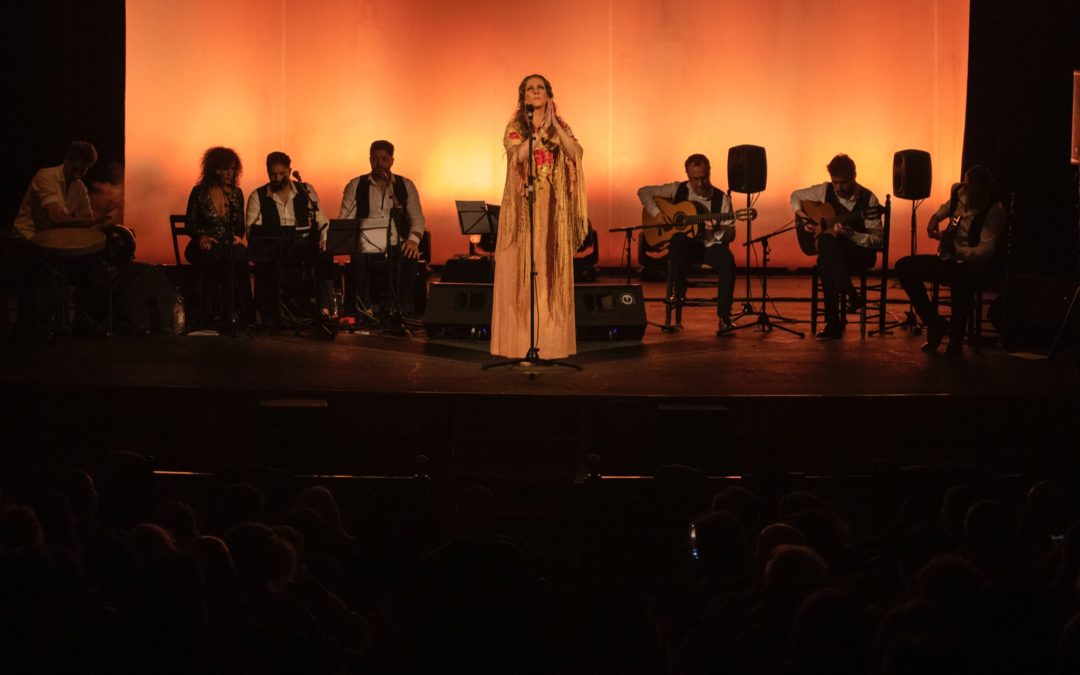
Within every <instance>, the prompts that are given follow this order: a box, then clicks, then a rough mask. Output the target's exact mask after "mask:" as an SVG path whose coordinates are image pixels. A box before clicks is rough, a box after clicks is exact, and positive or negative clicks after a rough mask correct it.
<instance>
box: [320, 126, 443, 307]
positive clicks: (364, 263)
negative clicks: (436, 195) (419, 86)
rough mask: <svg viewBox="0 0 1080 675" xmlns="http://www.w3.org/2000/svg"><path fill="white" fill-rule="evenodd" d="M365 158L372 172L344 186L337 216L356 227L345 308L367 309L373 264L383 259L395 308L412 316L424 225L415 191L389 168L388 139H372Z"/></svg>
mask: <svg viewBox="0 0 1080 675" xmlns="http://www.w3.org/2000/svg"><path fill="white" fill-rule="evenodd" d="M369 160H370V162H371V173H366V174H364V175H362V176H357V177H356V178H353V179H352V180H350V181H349V183H348V184H347V185H346V186H345V191H344V194H343V195H342V198H341V214H340V215H339V216H338V217H339V218H343V219H346V218H358V219H359V220H360V229H361V231H360V238H359V239H360V241H359V244H358V248H359V250H358V251H356V253H354V254H353V255H352V270H353V289H354V299H353V300H352V301H350V302H349V303H347V304H348V305H349V308H350V310H353V309H355V310H357V311H359V312H361V313H363V312H366V311H368V309H369V308H370V306H371V298H370V296H369V292H368V281H369V277H370V274H371V268H372V263H373V262H374V261H376V260H380V259H383V258H386V259H387V261H388V263H389V264H390V265H391V270H392V274H391V276H392V278H393V283H394V284H395V285H396V289H395V290H396V292H397V297H398V299H399V301H400V307H399V309H400V310H401V311H402V313H403V314H406V315H411V314H413V311H414V307H413V289H414V287H415V284H416V277H417V271H418V265H417V262H418V260H419V258H420V241H421V240H422V239H423V237H424V224H425V222H424V212H423V210H422V209H421V208H420V196H419V194H418V193H417V191H416V185H414V184H413V182H412V181H411V180H409V179H408V178H405V177H404V176H398V175H396V174H394V173H391V171H390V169H391V167H393V166H394V145H393V144H392V143H390V141H382V140H380V141H375V142H373V143H372V144H371V149H370V152H369ZM388 230H389V235H388V234H387V232H388ZM388 236H389V239H390V240H389V241H387V237H388Z"/></svg>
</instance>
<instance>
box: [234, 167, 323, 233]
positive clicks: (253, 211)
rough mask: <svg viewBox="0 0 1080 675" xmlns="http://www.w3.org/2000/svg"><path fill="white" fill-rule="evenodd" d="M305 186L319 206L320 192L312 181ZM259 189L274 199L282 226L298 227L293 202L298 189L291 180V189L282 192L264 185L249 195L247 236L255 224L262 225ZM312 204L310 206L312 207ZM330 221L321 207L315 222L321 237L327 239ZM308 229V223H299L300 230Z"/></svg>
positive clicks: (315, 203) (313, 202)
mask: <svg viewBox="0 0 1080 675" xmlns="http://www.w3.org/2000/svg"><path fill="white" fill-rule="evenodd" d="M304 187H306V188H307V192H308V195H309V196H310V197H311V202H312V206H318V204H319V193H318V192H315V188H314V186H312V185H311V183H304ZM259 190H265V191H266V192H267V194H269V195H270V198H271V199H272V200H273V202H274V205H275V206H277V211H278V218H280V219H281V226H282V227H297V226H298V223H297V222H296V206H295V205H294V204H293V200H294V199H295V198H296V195H297V194H298V192H297V190H296V184H295V183H293V182H292V181H289V189H288V190H282V191H281V192H274V191H273V190H271V189H270V186H269V185H264V186H263V187H261V188H259V189H258V190H252V191H251V194H250V195H248V201H247V214H246V217H245V218H244V222H245V223H246V224H247V236H248V237H249V238H250V237H251V228H252V227H254V226H261V225H262V203H261V202H260V201H259ZM312 206H309V208H311V207H312ZM329 222H330V219H329V217H328V216H327V215H326V213H324V212H323V210H322V209H319V210H318V211H317V212H316V215H315V223H316V224H317V225H318V227H319V239H321V240H322V241H326V225H327V224H328V223H329ZM307 229H308V224H307V223H299V229H298V231H304V230H307Z"/></svg>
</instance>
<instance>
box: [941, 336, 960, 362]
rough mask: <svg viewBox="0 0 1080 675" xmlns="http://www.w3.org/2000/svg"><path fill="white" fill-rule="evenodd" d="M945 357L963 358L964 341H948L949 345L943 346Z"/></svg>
mask: <svg viewBox="0 0 1080 675" xmlns="http://www.w3.org/2000/svg"><path fill="white" fill-rule="evenodd" d="M945 358H948V359H962V358H964V343H963V342H953V341H951V340H950V341H949V346H948V347H946V348H945Z"/></svg>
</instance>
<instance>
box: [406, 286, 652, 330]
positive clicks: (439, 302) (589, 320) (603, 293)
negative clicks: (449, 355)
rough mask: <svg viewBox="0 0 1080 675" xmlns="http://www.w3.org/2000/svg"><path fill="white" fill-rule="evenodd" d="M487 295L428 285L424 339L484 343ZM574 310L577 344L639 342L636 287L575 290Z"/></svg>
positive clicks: (641, 305) (641, 307) (641, 318)
mask: <svg viewBox="0 0 1080 675" xmlns="http://www.w3.org/2000/svg"><path fill="white" fill-rule="evenodd" d="M492 290H493V286H492V285H491V284H453V283H434V284H431V289H430V290H429V292H428V306H427V313H426V314H424V328H425V330H427V333H428V336H429V337H478V338H489V337H490V335H491V299H492ZM574 309H575V312H574V313H575V319H576V321H577V337H578V339H579V340H640V339H641V337H642V336H643V335H644V334H645V326H646V325H647V323H646V320H645V302H644V298H643V296H642V293H641V286H640V285H638V284H579V285H577V286H575V287H574Z"/></svg>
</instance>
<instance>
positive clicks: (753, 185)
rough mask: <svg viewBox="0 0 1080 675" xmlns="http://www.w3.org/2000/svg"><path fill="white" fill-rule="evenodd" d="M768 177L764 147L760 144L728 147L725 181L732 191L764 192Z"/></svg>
mask: <svg viewBox="0 0 1080 675" xmlns="http://www.w3.org/2000/svg"><path fill="white" fill-rule="evenodd" d="M767 177H768V163H767V162H766V161H765V148H763V147H761V146H760V145H736V146H735V147H733V148H729V149H728V155H727V181H728V189H729V190H731V191H732V192H744V193H746V194H753V193H755V192H764V190H765V183H766V178H767Z"/></svg>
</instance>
